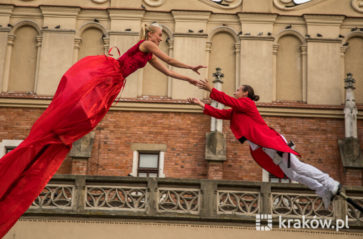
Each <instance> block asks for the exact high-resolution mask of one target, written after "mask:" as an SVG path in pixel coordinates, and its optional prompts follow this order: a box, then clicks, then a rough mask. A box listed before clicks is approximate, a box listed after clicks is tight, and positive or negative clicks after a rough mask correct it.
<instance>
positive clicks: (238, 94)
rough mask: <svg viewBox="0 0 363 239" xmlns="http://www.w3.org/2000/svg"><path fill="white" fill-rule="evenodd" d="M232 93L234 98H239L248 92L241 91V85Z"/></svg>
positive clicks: (245, 95)
mask: <svg viewBox="0 0 363 239" xmlns="http://www.w3.org/2000/svg"><path fill="white" fill-rule="evenodd" d="M233 95H234V97H235V98H237V99H239V98H243V97H247V96H248V92H247V91H243V86H241V87H239V88H238V89H237V90H236V91H235V92H234V93H233Z"/></svg>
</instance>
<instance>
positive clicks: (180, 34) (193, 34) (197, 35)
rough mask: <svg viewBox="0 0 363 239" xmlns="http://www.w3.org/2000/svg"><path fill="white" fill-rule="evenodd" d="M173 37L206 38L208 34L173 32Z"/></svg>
mask: <svg viewBox="0 0 363 239" xmlns="http://www.w3.org/2000/svg"><path fill="white" fill-rule="evenodd" d="M173 37H189V38H190V37H193V38H208V34H198V33H174V34H173Z"/></svg>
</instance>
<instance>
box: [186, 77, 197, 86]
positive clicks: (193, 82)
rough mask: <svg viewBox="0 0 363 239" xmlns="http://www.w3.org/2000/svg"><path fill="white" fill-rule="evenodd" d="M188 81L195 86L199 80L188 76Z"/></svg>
mask: <svg viewBox="0 0 363 239" xmlns="http://www.w3.org/2000/svg"><path fill="white" fill-rule="evenodd" d="M188 82H189V83H190V84H192V85H195V86H197V85H198V83H199V80H194V79H191V78H189V79H188Z"/></svg>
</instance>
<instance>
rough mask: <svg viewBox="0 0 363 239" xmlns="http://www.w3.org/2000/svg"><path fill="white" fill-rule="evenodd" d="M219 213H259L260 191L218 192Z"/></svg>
mask: <svg viewBox="0 0 363 239" xmlns="http://www.w3.org/2000/svg"><path fill="white" fill-rule="evenodd" d="M217 195H218V196H217V203H218V208H217V213H218V214H244V215H246V214H253V215H254V214H257V213H259V212H260V207H259V205H260V201H261V195H260V193H259V192H246V191H225V190H218V192H217Z"/></svg>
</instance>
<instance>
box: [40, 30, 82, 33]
mask: <svg viewBox="0 0 363 239" xmlns="http://www.w3.org/2000/svg"><path fill="white" fill-rule="evenodd" d="M42 32H51V33H60V32H62V33H76V31H75V30H71V29H42Z"/></svg>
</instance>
